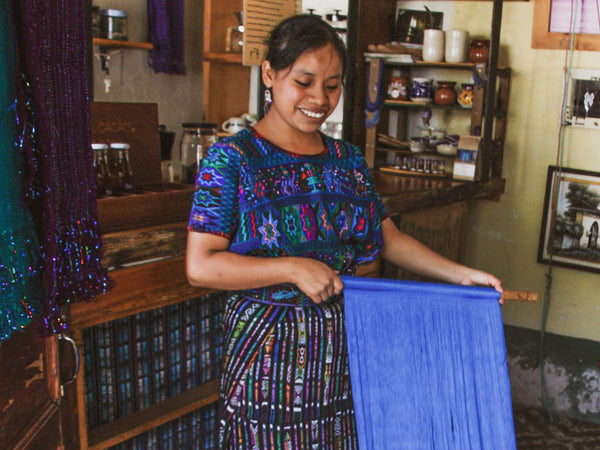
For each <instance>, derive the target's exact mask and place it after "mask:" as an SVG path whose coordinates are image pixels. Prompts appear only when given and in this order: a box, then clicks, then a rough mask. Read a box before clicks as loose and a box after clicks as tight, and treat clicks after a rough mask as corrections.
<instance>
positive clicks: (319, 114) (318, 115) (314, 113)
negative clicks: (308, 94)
mask: <svg viewBox="0 0 600 450" xmlns="http://www.w3.org/2000/svg"><path fill="white" fill-rule="evenodd" d="M299 109H300V111H302V114H304V115H306V116H308V117H310V118H311V119H322V118H323V117H325V113H324V112H317V111H310V110H308V109H304V108H299Z"/></svg>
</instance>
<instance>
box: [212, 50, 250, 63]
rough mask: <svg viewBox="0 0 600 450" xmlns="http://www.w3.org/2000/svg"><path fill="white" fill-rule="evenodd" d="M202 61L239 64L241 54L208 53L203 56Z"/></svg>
mask: <svg viewBox="0 0 600 450" xmlns="http://www.w3.org/2000/svg"><path fill="white" fill-rule="evenodd" d="M204 61H207V62H220V63H226V64H241V63H242V54H241V53H232V52H208V53H205V54H204Z"/></svg>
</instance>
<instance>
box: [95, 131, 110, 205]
mask: <svg viewBox="0 0 600 450" xmlns="http://www.w3.org/2000/svg"><path fill="white" fill-rule="evenodd" d="M92 151H93V152H94V178H95V179H96V195H97V196H98V197H102V196H104V195H106V194H107V187H108V181H109V173H108V162H107V153H108V145H106V144H101V143H92Z"/></svg>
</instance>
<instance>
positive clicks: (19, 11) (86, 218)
mask: <svg viewBox="0 0 600 450" xmlns="http://www.w3.org/2000/svg"><path fill="white" fill-rule="evenodd" d="M85 4H86V2H85V1H84V0H54V1H51V2H49V1H47V0H13V2H12V7H13V21H14V24H15V30H16V34H15V44H16V48H17V73H19V74H21V75H22V76H20V77H18V81H19V82H20V83H19V84H18V89H17V97H18V103H17V105H18V117H19V119H20V125H19V126H20V128H21V132H22V134H23V135H22V140H21V145H22V148H23V152H24V154H25V155H26V157H27V160H28V163H29V166H28V167H29V172H28V180H29V184H28V192H27V196H28V198H29V199H31V200H33V201H34V205H35V208H34V209H33V211H32V213H33V217H34V222H35V223H36V225H37V226H38V230H39V234H40V237H41V239H40V240H41V246H42V251H43V260H44V263H43V272H44V284H45V286H44V287H45V291H46V292H45V294H46V299H45V304H44V307H43V312H42V314H43V319H44V324H45V329H46V331H47V332H50V333H57V332H61V331H63V330H64V329H65V327H66V325H65V323H64V319H63V318H62V312H61V305H63V304H64V303H68V302H76V301H80V300H86V299H90V298H92V297H93V296H94V295H96V294H97V293H101V292H105V291H106V290H107V289H108V288H109V281H108V277H107V274H106V272H105V271H104V270H103V269H102V266H101V256H102V251H101V250H102V248H101V247H102V241H101V238H100V233H99V229H98V223H97V220H96V187H95V182H94V174H93V171H92V152H91V150H90V143H91V134H90V133H91V131H90V111H89V101H90V93H89V82H90V79H89V73H88V62H89V55H90V51H91V42H90V41H91V40H90V36H89V33H90V30H89V29H88V26H87V23H86V20H85V17H86V13H85Z"/></svg>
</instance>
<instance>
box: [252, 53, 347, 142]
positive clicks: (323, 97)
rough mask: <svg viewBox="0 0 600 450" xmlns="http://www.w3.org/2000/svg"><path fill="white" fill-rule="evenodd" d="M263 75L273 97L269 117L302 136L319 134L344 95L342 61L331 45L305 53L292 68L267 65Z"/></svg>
mask: <svg viewBox="0 0 600 450" xmlns="http://www.w3.org/2000/svg"><path fill="white" fill-rule="evenodd" d="M265 69H266V70H265ZM263 73H264V74H265V75H266V76H265V78H264V81H265V85H266V86H267V87H271V88H272V94H273V104H272V105H271V109H270V111H269V115H271V114H273V115H275V117H274V118H275V119H276V120H278V121H282V122H283V123H285V125H287V126H289V127H292V128H293V129H296V130H299V131H302V132H314V131H315V130H317V129H318V128H319V127H320V126H321V124H322V123H323V122H324V121H325V119H326V118H327V117H328V116H329V115H330V114H331V113H332V112H333V110H334V109H335V107H336V106H337V104H338V102H339V100H340V96H341V94H342V60H341V58H340V55H339V54H338V52H337V51H336V50H335V48H334V47H333V46H332V45H331V44H326V45H324V46H323V47H320V48H318V49H315V50H308V51H305V52H304V53H301V54H300V56H299V57H298V59H297V60H296V62H295V63H294V64H293V65H292V66H291V67H290V68H286V69H282V70H279V71H275V70H273V69H272V68H271V67H270V65H269V62H268V61H266V62H265V66H263Z"/></svg>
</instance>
